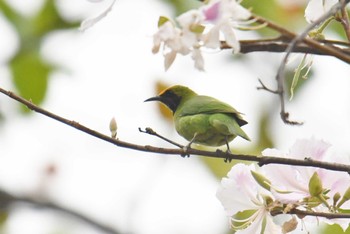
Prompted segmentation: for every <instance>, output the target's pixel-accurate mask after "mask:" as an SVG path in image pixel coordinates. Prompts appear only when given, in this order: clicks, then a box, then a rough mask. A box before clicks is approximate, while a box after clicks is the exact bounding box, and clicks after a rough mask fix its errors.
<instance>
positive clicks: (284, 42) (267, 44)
mask: <svg viewBox="0 0 350 234" xmlns="http://www.w3.org/2000/svg"><path fill="white" fill-rule="evenodd" d="M319 42H321V43H324V44H327V45H330V46H332V47H333V48H335V49H337V50H339V51H341V52H342V53H344V54H346V55H348V56H350V44H349V43H347V42H342V41H333V40H332V41H331V40H319ZM239 43H240V46H241V50H240V53H242V54H246V53H252V52H276V53H281V52H285V51H286V49H287V48H288V45H289V43H290V40H289V39H288V38H282V37H278V38H272V39H258V40H240V41H239ZM337 45H341V46H346V47H348V48H340V47H337ZM220 48H221V49H232V47H231V46H229V45H228V44H227V43H226V42H225V41H222V42H221V47H220ZM293 53H304V54H315V55H325V56H333V55H332V54H329V53H326V52H325V51H323V50H320V49H317V48H313V47H310V46H308V45H307V44H305V43H299V44H297V45H296V46H295V47H294V49H293Z"/></svg>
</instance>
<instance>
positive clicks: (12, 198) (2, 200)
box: [0, 189, 120, 234]
mask: <svg viewBox="0 0 350 234" xmlns="http://www.w3.org/2000/svg"><path fill="white" fill-rule="evenodd" d="M17 203H26V204H29V205H32V206H34V207H36V208H40V209H49V210H54V211H58V212H61V213H63V214H65V215H69V216H71V217H73V218H75V219H78V220H80V221H83V222H85V223H86V224H88V225H90V226H92V227H93V228H96V229H98V230H101V231H103V232H105V233H110V234H119V233H120V232H119V231H117V230H115V228H113V227H109V226H108V225H106V224H102V223H100V222H98V221H96V220H94V219H92V218H90V217H88V216H86V215H84V214H81V213H79V212H77V211H74V210H71V209H68V208H65V207H63V206H61V205H58V204H56V203H53V202H47V201H39V200H37V199H33V198H30V197H26V196H18V195H13V194H9V193H7V192H5V191H4V190H2V189H0V208H1V209H2V208H5V209H8V208H9V206H11V205H13V204H17Z"/></svg>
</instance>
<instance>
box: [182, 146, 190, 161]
mask: <svg viewBox="0 0 350 234" xmlns="http://www.w3.org/2000/svg"><path fill="white" fill-rule="evenodd" d="M189 149H191V144H188V145H186V146H183V147H182V151H183V152H182V154H181V157H183V158H186V157H188V158H189V157H190V154H189V153H187V152H188V150H189Z"/></svg>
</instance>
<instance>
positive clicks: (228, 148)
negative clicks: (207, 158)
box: [224, 136, 232, 163]
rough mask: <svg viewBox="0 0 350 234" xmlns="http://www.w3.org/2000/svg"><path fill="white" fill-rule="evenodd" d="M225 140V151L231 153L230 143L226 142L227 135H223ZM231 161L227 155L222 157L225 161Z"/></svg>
mask: <svg viewBox="0 0 350 234" xmlns="http://www.w3.org/2000/svg"><path fill="white" fill-rule="evenodd" d="M225 141H226V146H227V149H226V153H230V154H231V149H230V145H229V144H228V140H227V136H225ZM231 161H232V159H231V158H229V157H226V158H225V159H224V162H225V163H227V162H228V163H230V162H231Z"/></svg>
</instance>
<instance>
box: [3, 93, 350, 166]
mask: <svg viewBox="0 0 350 234" xmlns="http://www.w3.org/2000/svg"><path fill="white" fill-rule="evenodd" d="M0 92H1V93H3V94H5V95H7V96H8V97H10V98H12V99H14V100H16V101H18V102H20V103H22V104H24V105H25V106H27V107H28V108H29V109H31V110H33V111H35V112H37V113H40V114H42V115H45V116H47V117H49V118H51V119H54V120H56V121H59V122H61V123H64V124H66V125H68V126H70V127H73V128H76V129H78V130H80V131H82V132H84V133H86V134H88V135H91V136H93V137H96V138H98V139H101V140H104V141H106V142H109V143H111V144H114V145H116V146H119V147H123V148H128V149H132V150H137V151H143V152H149V153H159V154H167V155H181V156H182V157H183V156H184V155H198V156H203V157H213V158H222V159H227V160H229V161H230V160H235V159H237V160H242V161H253V162H257V163H258V164H259V165H260V166H263V165H267V164H282V165H294V166H306V167H317V168H324V169H328V170H334V171H343V172H348V173H350V165H346V164H340V163H331V162H323V161H316V160H310V159H308V155H305V160H298V159H292V158H281V157H270V156H263V157H262V156H257V155H245V154H232V153H230V152H223V151H220V150H217V151H215V152H213V151H207V150H199V149H194V148H188V147H185V148H183V149H178V148H176V149H172V148H161V147H155V146H151V145H138V144H133V143H130V142H125V141H121V140H120V139H115V138H112V137H110V136H108V135H105V134H102V133H100V132H97V131H95V130H92V129H90V128H88V127H86V126H84V125H82V124H79V123H78V122H75V121H72V120H68V119H66V118H63V117H61V116H59V115H56V114H54V113H52V112H49V111H47V110H45V109H43V108H41V107H39V106H37V105H35V104H34V103H32V102H30V101H27V100H26V99H24V98H22V97H20V96H18V95H16V94H14V93H13V92H10V91H7V90H5V89H3V88H1V87H0Z"/></svg>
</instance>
